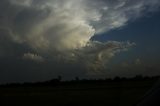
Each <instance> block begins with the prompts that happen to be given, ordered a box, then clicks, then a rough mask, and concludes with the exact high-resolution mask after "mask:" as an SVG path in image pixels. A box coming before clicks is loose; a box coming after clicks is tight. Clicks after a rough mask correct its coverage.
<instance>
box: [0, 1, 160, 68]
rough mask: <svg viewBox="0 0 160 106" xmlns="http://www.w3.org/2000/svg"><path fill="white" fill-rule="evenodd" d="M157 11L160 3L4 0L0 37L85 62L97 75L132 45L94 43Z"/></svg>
mask: <svg viewBox="0 0 160 106" xmlns="http://www.w3.org/2000/svg"><path fill="white" fill-rule="evenodd" d="M159 6H160V2H159V0H134V1H133V0H114V1H113V0H1V1H0V13H1V16H0V31H1V32H0V34H1V36H3V35H2V34H3V33H2V30H3V32H5V31H6V32H7V34H8V35H7V36H8V39H10V40H12V41H13V42H15V43H17V44H19V45H27V46H28V48H30V49H31V50H32V51H34V52H35V53H37V54H38V55H43V57H49V56H51V57H53V58H54V59H55V58H60V59H65V60H70V61H80V60H81V58H83V59H84V60H85V65H86V64H87V66H89V67H92V69H95V70H97V69H98V67H102V66H103V64H104V63H106V62H107V61H108V60H109V59H110V58H111V57H113V56H114V55H115V53H117V52H119V51H122V50H124V49H127V48H128V47H130V46H132V45H134V44H133V43H124V42H116V41H109V42H106V43H100V42H97V41H92V40H91V38H92V37H93V36H95V35H96V34H101V33H104V32H107V31H110V30H112V29H115V28H119V27H122V26H124V25H126V24H127V23H128V22H129V21H130V20H133V19H137V18H139V17H141V16H143V15H144V13H147V12H152V11H155V10H157V8H159ZM6 42H7V41H6ZM29 52H30V51H29ZM24 55H25V57H32V56H33V55H30V54H24ZM46 55H47V56H46ZM33 57H34V56H33Z"/></svg>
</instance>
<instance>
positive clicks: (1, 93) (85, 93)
mask: <svg viewBox="0 0 160 106" xmlns="http://www.w3.org/2000/svg"><path fill="white" fill-rule="evenodd" d="M158 79H159V76H156V77H142V76H136V77H134V78H120V77H115V78H114V79H94V80H93V79H92V80H87V79H81V80H80V79H79V78H78V77H77V78H75V80H72V81H61V76H59V77H58V78H56V79H52V80H50V81H45V82H37V83H23V84H18V83H17V84H16V83H14V84H5V85H1V86H0V106H135V105H136V104H137V103H138V102H139V101H141V99H142V98H143V97H144V95H145V93H146V92H147V91H148V90H149V89H150V88H151V87H152V86H153V85H154V84H155V83H156V81H157V80H158Z"/></svg>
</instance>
